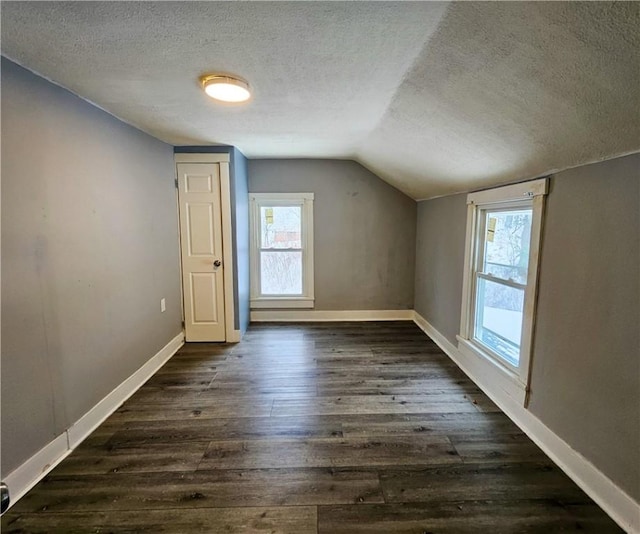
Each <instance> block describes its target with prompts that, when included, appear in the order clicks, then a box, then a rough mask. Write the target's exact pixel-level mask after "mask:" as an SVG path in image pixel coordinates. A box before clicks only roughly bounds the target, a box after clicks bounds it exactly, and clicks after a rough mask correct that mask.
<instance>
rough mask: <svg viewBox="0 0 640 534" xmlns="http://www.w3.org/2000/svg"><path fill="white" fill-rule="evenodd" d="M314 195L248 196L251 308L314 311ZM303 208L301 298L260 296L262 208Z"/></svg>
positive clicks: (293, 296) (292, 296) (268, 194)
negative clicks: (305, 309) (306, 309)
mask: <svg viewBox="0 0 640 534" xmlns="http://www.w3.org/2000/svg"><path fill="white" fill-rule="evenodd" d="M313 200H314V194H313V193H249V205H250V209H249V218H250V228H251V250H250V253H249V256H250V264H251V299H250V302H251V308H252V309H255V308H263V309H264V308H313V307H314V304H315V299H314V283H313ZM262 206H269V207H273V206H300V207H301V208H302V210H301V215H302V220H301V226H302V235H301V239H302V295H300V296H298V295H264V296H263V295H261V294H260V252H261V250H262V248H261V246H260V235H261V234H260V208H261V207H262Z"/></svg>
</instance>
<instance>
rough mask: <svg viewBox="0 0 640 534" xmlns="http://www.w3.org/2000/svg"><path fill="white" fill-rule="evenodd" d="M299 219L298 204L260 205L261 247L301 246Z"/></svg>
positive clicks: (300, 210)
mask: <svg viewBox="0 0 640 534" xmlns="http://www.w3.org/2000/svg"><path fill="white" fill-rule="evenodd" d="M301 219H302V208H301V207H300V206H271V207H269V206H261V207H260V228H261V229H262V235H261V236H260V239H261V243H260V246H261V248H302V239H301V235H302V232H301Z"/></svg>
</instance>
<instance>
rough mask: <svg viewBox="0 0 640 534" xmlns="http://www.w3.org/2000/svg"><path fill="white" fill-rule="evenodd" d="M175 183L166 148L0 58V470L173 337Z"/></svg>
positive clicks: (177, 317)
mask: <svg viewBox="0 0 640 534" xmlns="http://www.w3.org/2000/svg"><path fill="white" fill-rule="evenodd" d="M173 180H174V163H173V150H172V147H170V146H168V145H166V144H164V143H161V142H159V141H157V140H155V139H153V138H151V137H149V136H148V135H146V134H143V133H141V132H140V131H138V130H135V129H134V128H131V127H130V126H127V125H125V124H123V123H122V122H120V121H118V120H116V119H115V118H113V117H112V116H110V115H108V114H106V113H104V112H102V111H100V110H99V109H97V108H95V107H93V106H91V105H90V104H88V103H86V102H85V101H83V100H81V99H79V98H77V97H75V96H74V95H72V94H71V93H69V92H67V91H65V90H63V89H61V88H59V87H57V86H54V85H52V84H50V83H49V82H47V81H45V80H43V79H42V78H39V77H37V76H35V75H33V74H31V73H29V72H28V71H26V70H24V69H22V68H20V67H18V66H17V65H15V64H13V63H11V62H9V61H7V60H5V59H3V60H2V474H3V476H4V475H6V474H8V473H9V472H11V471H12V470H13V469H15V468H16V467H17V466H19V465H20V464H21V463H22V462H24V461H25V460H26V459H27V458H29V457H30V456H31V455H33V454H34V453H35V452H37V451H38V450H39V449H40V448H42V447H43V446H44V445H46V444H47V443H48V442H49V441H51V440H52V439H53V438H54V437H56V436H57V435H60V434H61V433H62V432H64V430H65V429H66V428H68V427H69V426H70V425H71V424H72V423H73V422H75V421H76V420H77V419H78V418H80V417H81V416H82V415H84V414H85V413H86V412H87V411H88V410H89V409H91V408H92V407H93V406H94V405H95V404H96V403H97V402H98V401H99V400H100V399H102V398H103V397H104V396H105V395H107V394H108V393H109V392H111V391H112V390H113V389H114V388H115V387H116V386H118V385H119V384H120V383H121V382H122V381H123V380H124V379H126V378H127V377H128V376H130V375H131V374H132V373H133V372H134V371H136V370H137V369H138V368H140V366H141V365H143V364H144V363H145V362H146V361H147V360H148V359H149V358H150V357H152V356H153V355H154V354H155V353H157V351H158V350H159V349H161V348H162V347H163V346H164V345H165V344H166V343H167V342H168V341H169V340H171V339H172V338H173V337H174V336H176V335H177V334H179V333H180V331H181V330H182V328H181V306H180V275H179V256H178V222H177V214H176V196H175V195H176V194H175V188H174V185H173ZM162 297H165V298H166V302H167V310H166V312H165V313H161V312H160V299H161V298H162Z"/></svg>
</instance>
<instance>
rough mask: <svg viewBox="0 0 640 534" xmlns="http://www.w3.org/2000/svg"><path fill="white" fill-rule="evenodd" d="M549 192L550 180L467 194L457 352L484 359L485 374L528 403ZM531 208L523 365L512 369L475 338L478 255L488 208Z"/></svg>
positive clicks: (521, 352)
mask: <svg viewBox="0 0 640 534" xmlns="http://www.w3.org/2000/svg"><path fill="white" fill-rule="evenodd" d="M547 191H548V180H547V179H546V178H543V179H539V180H534V181H531V182H524V183H520V184H514V185H509V186H505V187H500V188H496V189H489V190H486V191H479V192H476V193H470V194H469V195H468V196H467V227H466V239H465V256H464V277H463V284H462V306H461V317H460V334H459V335H458V336H457V338H458V349H459V350H460V351H461V352H462V353H463V354H465V355H466V356H467V357H473V358H480V359H481V360H484V361H485V362H488V363H489V364H490V365H489V366H486V370H487V372H488V373H489V375H490V376H492V378H493V380H494V382H496V385H497V387H501V388H502V389H503V390H505V391H506V392H507V393H508V394H509V395H510V396H512V397H514V398H516V399H517V400H518V401H520V402H521V403H523V404H526V401H527V396H528V389H529V387H528V384H529V378H530V362H531V350H532V342H533V331H534V327H535V316H536V313H535V311H536V300H537V291H538V284H537V282H538V272H539V266H540V262H539V258H540V244H541V235H542V220H543V214H544V202H545V196H546V195H547ZM518 207H520V208H524V207H527V208H528V207H531V209H532V221H531V246H530V250H529V265H528V272H527V283H526V289H525V295H524V308H523V324H522V334H521V339H520V358H519V363H518V366H517V367H516V366H513V365H510V364H509V363H508V362H506V361H505V360H504V359H503V358H501V357H500V356H498V355H496V354H494V353H493V352H492V351H491V350H490V349H489V348H488V347H486V346H484V345H481V344H480V343H478V342H477V341H475V340H474V328H475V326H474V323H475V313H476V311H475V309H476V268H477V265H478V254H479V253H480V252H481V251H482V250H483V246H482V243H481V241H483V240H484V236H483V235H481V233H480V231H481V229H482V227H483V226H482V222H481V221H480V218H481V214H482V213H483V210H486V209H500V208H514V209H517V208H518Z"/></svg>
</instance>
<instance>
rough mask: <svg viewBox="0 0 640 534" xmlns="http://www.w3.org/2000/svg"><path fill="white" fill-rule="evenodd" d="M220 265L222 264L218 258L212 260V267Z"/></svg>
mask: <svg viewBox="0 0 640 534" xmlns="http://www.w3.org/2000/svg"><path fill="white" fill-rule="evenodd" d="M220 265H222V262H221V261H220V260H216V261H214V262H213V266H214V267H220Z"/></svg>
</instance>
